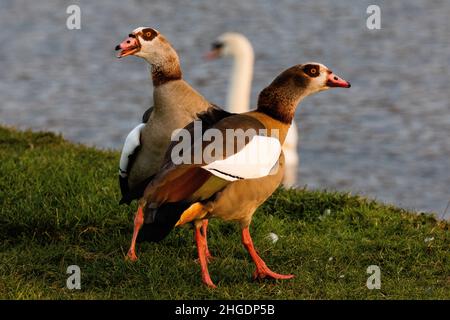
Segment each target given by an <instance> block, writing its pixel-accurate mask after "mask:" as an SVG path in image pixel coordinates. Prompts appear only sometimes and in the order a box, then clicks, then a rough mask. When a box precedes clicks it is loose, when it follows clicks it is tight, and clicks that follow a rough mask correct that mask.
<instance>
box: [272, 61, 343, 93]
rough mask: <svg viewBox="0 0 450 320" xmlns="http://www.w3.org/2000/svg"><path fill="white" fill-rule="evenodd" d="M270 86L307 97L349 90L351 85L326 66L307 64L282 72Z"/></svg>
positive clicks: (314, 63)
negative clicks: (337, 89) (330, 91)
mask: <svg viewBox="0 0 450 320" xmlns="http://www.w3.org/2000/svg"><path fill="white" fill-rule="evenodd" d="M271 86H274V87H282V86H284V87H285V88H286V89H291V90H294V91H296V92H298V93H301V94H302V96H307V95H311V94H313V93H316V92H320V91H324V90H328V89H330V88H337V87H340V88H350V86H351V85H350V82H348V81H346V80H344V79H342V78H341V77H339V76H337V75H336V74H335V73H334V72H333V71H331V69H329V68H328V67H327V66H325V65H323V64H321V63H318V62H307V63H304V64H300V65H296V66H293V67H291V68H289V69H287V70H285V71H283V72H282V73H281V74H280V75H279V76H278V77H276V78H275V80H274V81H273V82H272V84H271Z"/></svg>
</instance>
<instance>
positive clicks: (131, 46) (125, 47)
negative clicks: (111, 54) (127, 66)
mask: <svg viewBox="0 0 450 320" xmlns="http://www.w3.org/2000/svg"><path fill="white" fill-rule="evenodd" d="M140 49H141V46H140V44H139V41H138V40H137V39H136V37H135V36H134V35H132V34H130V36H129V37H128V38H126V39H125V40H123V41H122V42H121V43H120V44H119V45H117V46H116V50H122V51H120V53H119V54H118V55H117V58H122V57H126V56H129V55H132V54H135V53H136V52H138V51H139V50H140Z"/></svg>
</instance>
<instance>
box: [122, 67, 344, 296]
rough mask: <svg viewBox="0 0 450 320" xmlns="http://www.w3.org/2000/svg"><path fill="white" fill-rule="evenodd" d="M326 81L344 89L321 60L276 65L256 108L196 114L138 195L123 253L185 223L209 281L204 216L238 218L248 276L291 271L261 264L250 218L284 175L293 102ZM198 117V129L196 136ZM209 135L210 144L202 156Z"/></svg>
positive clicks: (277, 276)
mask: <svg viewBox="0 0 450 320" xmlns="http://www.w3.org/2000/svg"><path fill="white" fill-rule="evenodd" d="M331 87H344V88H349V87H350V83H349V82H347V81H345V80H343V79H341V78H339V77H338V76H336V75H335V74H334V73H333V72H332V71H331V70H329V69H328V68H327V67H325V66H324V65H322V64H319V63H307V64H303V65H296V66H293V67H291V68H289V69H287V70H285V71H284V72H282V73H281V74H280V75H279V76H278V77H276V78H275V80H274V81H273V82H272V83H271V84H270V85H269V86H268V87H267V88H265V89H264V90H263V91H262V92H261V93H260V94H259V98H258V106H257V109H256V110H255V111H251V112H247V113H243V114H234V115H230V114H226V113H223V112H222V113H221V112H220V111H218V110H216V109H210V110H208V112H204V113H203V114H201V115H200V120H199V121H194V122H193V123H191V124H189V126H187V127H186V128H185V130H186V131H187V132H188V133H189V135H188V137H189V138H192V135H193V136H194V137H193V138H192V139H191V141H190V142H189V147H190V148H186V149H183V150H181V151H180V150H179V148H178V147H177V146H178V145H177V144H176V143H172V144H171V147H170V148H169V149H168V151H167V153H166V157H165V159H166V162H165V164H164V165H163V167H162V168H161V171H159V172H158V174H157V175H156V176H155V177H154V178H153V179H152V181H151V182H150V183H149V184H148V186H147V187H146V189H145V192H144V196H143V197H142V198H141V199H140V200H139V206H138V210H137V214H136V220H135V229H134V233H133V239H132V242H131V248H130V251H129V252H134V248H135V244H136V240H138V241H159V240H161V239H163V238H164V237H165V236H166V235H167V234H168V233H169V232H170V230H171V229H173V228H174V227H176V226H181V225H184V224H186V223H189V222H191V223H193V225H194V227H195V239H196V242H197V250H198V256H199V261H200V265H201V273H202V280H203V282H204V283H205V284H206V285H207V286H209V287H212V288H214V287H215V285H214V283H213V282H212V280H211V277H210V275H209V272H208V266H207V262H208V261H207V256H206V242H205V235H204V234H203V230H202V219H205V218H208V219H209V218H213V217H214V218H221V219H223V220H234V221H237V222H239V223H240V226H241V229H242V243H243V245H244V247H245V248H246V249H247V251H248V252H249V253H250V256H251V258H252V259H253V261H254V263H255V265H256V271H255V273H254V278H272V279H289V278H292V277H293V275H282V274H278V273H275V272H273V271H272V270H270V269H269V268H268V267H267V265H266V264H265V262H264V261H263V260H262V259H261V257H260V256H259V255H258V253H257V252H256V250H255V248H254V246H253V242H252V239H251V237H250V233H249V225H250V222H251V219H252V215H253V213H254V212H255V210H256V209H257V208H258V206H259V205H261V204H262V203H263V202H264V201H265V200H266V199H267V198H268V197H269V196H270V195H271V194H272V193H273V192H274V191H275V189H276V188H277V187H278V186H279V184H280V183H281V181H282V177H283V173H284V164H285V163H284V156H283V152H282V149H281V145H282V144H283V142H284V140H285V138H286V135H287V132H288V130H289V127H290V125H291V122H292V119H293V117H294V113H295V110H296V107H297V105H298V104H299V102H300V101H301V100H302V99H303V98H305V97H306V96H308V95H311V94H313V93H315V92H319V91H323V90H326V89H329V88H331ZM198 122H200V124H201V125H202V131H201V132H204V135H203V137H200V139H198V138H197V139H195V131H196V129H195V128H196V125H197V127H198V125H199V124H198ZM230 129H231V130H234V131H233V132H234V133H235V134H236V133H237V132H239V129H240V130H241V132H244V133H245V134H247V133H249V134H248V135H247V137H246V138H244V139H243V140H242V139H241V140H239V139H237V138H235V137H234V136H231V138H229V136H228V133H226V134H225V132H228V130H230ZM211 132H215V135H217V132H218V133H219V137H222V138H223V140H220V139H219V140H217V139H211V137H209V138H206V134H207V133H211ZM184 133H185V132H184ZM220 133H222V134H220ZM241 137H242V136H241ZM244 137H245V135H244ZM202 138H203V139H202ZM230 139H231V141H230ZM188 140H189V139H188ZM213 140H214V141H215V142H214V147H215V149H214V150H215V151H214V152H210V153H208V154H209V155H210V156H209V158H208V157H205V154H206V153H205V151H206V150H207V149H208V148H209V147H210V146H211V145H212V143H213V142H212V141H213ZM216 141H220V142H219V143H216ZM180 143H181V142H180ZM230 145H231V147H229V146H230ZM198 146H200V147H201V148H200V149H199V148H198ZM225 146H227V147H225ZM225 148H226V156H223V155H224V154H225V152H224V150H225ZM175 149H177V151H176V152H174V150H175ZM209 149H211V148H209ZM192 151H194V152H192ZM198 151H200V158H198V155H199V152H198ZM209 151H211V150H209ZM213 154H214V155H213ZM180 159H183V161H180ZM199 159H200V160H199ZM141 228H142V230H141V232H140V233H139V231H140V229H141ZM138 233H139V239H137V235H138Z"/></svg>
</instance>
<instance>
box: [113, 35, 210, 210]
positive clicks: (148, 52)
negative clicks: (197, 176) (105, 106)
mask: <svg viewBox="0 0 450 320" xmlns="http://www.w3.org/2000/svg"><path fill="white" fill-rule="evenodd" d="M116 50H121V51H120V53H119V54H118V56H117V57H118V58H122V57H126V56H130V55H134V56H137V57H141V58H143V59H144V60H145V61H147V63H148V64H149V65H150V66H151V78H152V82H153V86H154V90H153V101H154V105H153V107H151V108H150V109H149V110H147V111H146V113H145V114H144V116H143V122H144V123H142V124H140V125H138V126H137V127H136V128H135V129H133V130H132V131H131V132H130V133H129V135H128V136H127V138H126V140H125V143H124V147H123V150H122V154H121V158H120V165H119V167H120V171H119V176H120V185H121V191H122V199H121V203H124V202H125V203H130V202H131V201H132V200H133V199H138V198H139V197H140V196H141V195H142V192H143V187H145V185H146V184H147V183H148V179H149V178H150V177H151V176H153V175H154V174H155V173H156V172H157V171H158V169H159V168H160V166H161V164H162V160H163V157H164V153H165V151H166V149H167V147H168V146H169V144H170V136H171V134H172V132H173V130H175V129H177V128H183V127H184V126H186V125H187V124H188V123H190V122H191V121H192V120H194V119H195V118H196V115H197V113H199V112H202V111H205V110H206V109H208V108H210V107H211V106H212V105H211V103H209V102H208V101H207V100H206V99H205V98H203V96H202V95H200V94H199V93H198V92H197V91H196V90H194V89H193V88H192V87H191V86H190V85H189V84H188V83H187V82H186V81H184V80H183V78H182V72H181V66H180V61H179V58H178V55H177V53H176V51H175V49H174V48H173V47H172V46H171V45H170V43H169V42H168V41H167V40H166V38H165V37H164V36H163V35H162V34H161V33H160V32H158V31H157V30H155V29H152V28H148V27H140V28H137V29H135V30H134V31H133V32H131V34H129V36H128V38H126V39H125V40H124V41H123V42H122V43H120V44H119V45H117V46H116Z"/></svg>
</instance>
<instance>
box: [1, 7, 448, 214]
mask: <svg viewBox="0 0 450 320" xmlns="http://www.w3.org/2000/svg"><path fill="white" fill-rule="evenodd" d="M70 4H77V5H79V6H80V8H81V30H68V29H67V27H66V19H67V17H68V14H67V13H66V9H67V6H68V5H70ZM371 4H376V5H379V6H380V7H381V29H380V30H369V29H368V28H367V27H366V19H367V17H368V14H367V13H366V9H367V7H368V6H369V5H371ZM449 17H450V1H448V0H434V1H432V2H431V1H427V0H408V1H406V0H395V1H380V0H369V1H365V0H349V1H339V2H338V1H334V0H305V1H300V0H278V1H269V0H266V1H264V0H245V1H242V0H228V1H223V0H208V1H206V0H205V1H181V0H151V1H144V0H134V1H124V0H120V1H119V0H116V1H111V0H96V1H87V0H86V1H57V0H38V1H27V0H1V1H0V30H1V31H0V40H1V43H2V45H1V46H0V66H1V69H0V97H1V102H0V124H1V125H9V126H15V127H18V128H20V129H27V128H32V129H33V130H51V131H54V132H59V133H62V134H63V135H64V137H65V138H67V139H70V140H72V141H76V142H81V143H86V144H89V145H93V146H96V147H100V148H113V149H120V148H121V146H122V143H123V141H124V138H125V136H126V135H127V133H128V132H129V131H130V130H131V129H132V128H133V127H134V126H135V125H137V124H138V123H139V121H140V119H141V115H142V113H143V111H144V110H146V109H147V108H148V107H149V106H150V105H151V104H152V87H151V85H150V81H149V73H148V69H147V65H146V63H145V62H144V60H142V59H139V58H136V57H127V58H124V59H121V60H118V59H117V58H115V52H114V47H115V46H116V45H117V44H118V43H120V42H121V41H122V40H123V39H124V38H125V37H126V36H127V35H128V33H130V31H132V30H133V29H134V28H136V27H138V26H150V27H154V28H156V29H158V30H159V31H161V32H162V33H163V34H164V35H166V37H167V38H168V39H169V41H170V42H171V43H172V45H173V46H174V47H175V49H176V50H177V51H178V53H179V55H180V58H181V63H182V68H183V71H184V77H185V79H186V80H187V81H189V82H190V83H191V84H192V85H193V86H194V87H195V88H196V89H197V90H199V91H200V92H201V93H202V94H203V95H205V96H206V97H207V98H208V99H209V100H210V101H212V102H215V103H216V104H218V105H221V106H224V104H225V101H226V95H227V89H228V76H229V72H230V68H231V61H230V60H218V61H213V62H207V61H204V60H203V58H202V55H203V54H204V53H205V52H206V51H208V50H209V49H210V44H211V42H213V41H214V40H215V39H216V37H217V36H219V35H220V34H221V33H223V32H225V31H235V32H241V33H243V34H245V35H246V36H247V37H248V38H249V40H250V41H251V43H252V45H253V47H254V50H255V68H254V80H253V89H252V105H255V103H256V98H257V94H258V92H259V91H260V90H261V89H263V88H264V87H265V86H267V85H268V84H269V83H270V82H271V80H272V79H273V78H274V77H275V76H276V75H277V74H278V73H279V72H280V71H282V70H283V69H285V68H287V67H289V66H291V65H294V64H298V63H303V62H307V61H318V62H321V63H324V64H325V65H327V66H329V67H330V68H331V69H332V70H333V71H335V72H336V73H337V74H338V75H340V76H342V77H343V78H345V79H347V80H349V81H350V82H351V83H352V88H351V89H350V90H346V91H344V90H333V91H329V92H326V93H321V94H319V95H316V96H314V97H312V98H308V99H306V100H305V101H304V102H303V103H302V105H301V108H300V109H299V110H298V112H297V115H296V119H297V125H298V127H299V135H300V139H299V146H298V148H299V152H300V167H299V170H298V185H299V186H300V187H303V186H307V187H308V188H319V189H328V190H344V191H351V192H352V193H361V194H363V195H366V196H369V197H371V198H375V199H378V200H381V201H384V202H387V203H394V204H396V205H399V206H402V207H405V208H408V209H413V210H416V211H433V212H436V213H437V215H438V216H440V217H442V216H443V213H444V210H445V208H446V206H447V203H448V201H449V200H450V90H449V87H450V72H449V71H450V70H449V68H450V19H449ZM449 216H450V213H447V215H446V217H447V218H449Z"/></svg>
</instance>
